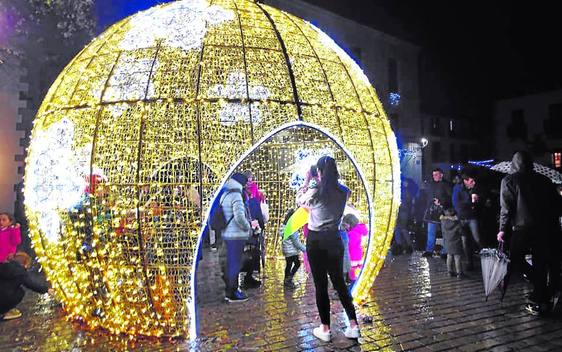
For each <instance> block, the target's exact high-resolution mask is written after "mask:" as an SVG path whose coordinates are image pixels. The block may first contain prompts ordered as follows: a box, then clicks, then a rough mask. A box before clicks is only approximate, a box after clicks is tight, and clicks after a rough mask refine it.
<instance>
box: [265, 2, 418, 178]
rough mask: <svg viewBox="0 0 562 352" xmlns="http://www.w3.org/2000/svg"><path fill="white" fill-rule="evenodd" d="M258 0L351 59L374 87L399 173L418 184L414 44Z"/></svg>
mask: <svg viewBox="0 0 562 352" xmlns="http://www.w3.org/2000/svg"><path fill="white" fill-rule="evenodd" d="M264 2H265V3H266V4H268V5H271V6H274V7H276V8H279V9H282V10H284V11H286V12H289V13H291V14H294V15H296V16H298V17H300V18H303V19H305V20H307V21H309V22H311V23H313V24H314V25H316V26H317V27H318V28H320V29H322V30H323V31H324V32H325V33H326V34H328V35H329V36H330V37H332V39H333V40H334V41H335V42H336V43H338V45H340V46H341V47H342V48H343V49H344V50H346V51H347V52H348V53H349V54H350V56H351V57H353V58H354V59H355V60H356V61H357V63H358V64H359V66H361V68H362V69H363V71H364V72H365V74H366V75H367V77H369V80H370V81H371V83H372V84H373V86H374V87H375V89H376V91H377V94H378V96H379V99H380V100H381V102H382V104H383V106H384V109H385V111H386V113H387V114H388V117H389V118H390V120H391V123H392V126H393V128H394V132H395V134H396V136H397V138H398V144H399V147H400V149H401V153H402V158H401V163H402V165H401V167H402V172H403V174H404V175H405V176H406V177H410V178H412V179H414V180H415V181H416V182H417V183H418V184H419V182H421V165H422V163H421V144H420V139H421V137H422V133H421V131H422V120H421V114H420V96H419V74H418V60H419V54H420V48H419V47H418V46H416V45H414V44H412V43H409V42H407V41H404V40H401V39H399V38H396V37H393V36H390V35H388V34H385V33H383V32H381V31H378V30H376V29H374V28H371V27H368V26H365V25H362V24H360V23H358V22H355V21H353V20H350V19H348V18H345V17H342V16H340V15H337V14H335V13H333V12H330V11H327V10H324V9H322V8H320V7H317V6H314V5H311V4H308V3H306V2H303V1H299V0H267V1H264Z"/></svg>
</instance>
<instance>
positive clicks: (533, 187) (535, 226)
mask: <svg viewBox="0 0 562 352" xmlns="http://www.w3.org/2000/svg"><path fill="white" fill-rule="evenodd" d="M511 167H512V171H514V173H513V174H511V175H507V176H505V177H504V178H503V179H502V182H501V189H500V205H501V210H500V224H499V232H498V234H497V240H498V241H500V242H504V241H507V242H508V243H509V257H510V259H511V261H510V264H509V266H508V273H507V277H506V278H504V281H505V282H507V280H508V279H509V275H511V273H512V272H513V271H518V272H520V273H523V274H527V275H528V277H529V278H530V280H531V282H532V284H533V289H534V291H533V292H532V294H531V296H530V300H531V303H530V304H528V305H527V306H526V309H527V310H528V311H529V312H530V313H531V314H544V313H547V312H548V311H549V310H550V308H551V306H550V295H549V292H548V291H547V268H548V265H549V261H550V260H552V259H553V254H552V251H551V250H550V249H549V246H552V245H553V244H557V243H559V237H560V228H559V224H558V218H559V216H560V215H561V214H562V204H561V203H562V202H561V199H560V197H559V196H558V195H557V194H556V189H555V186H554V185H553V184H552V182H551V181H550V180H549V179H548V178H547V177H545V176H542V175H540V174H538V173H536V172H535V171H534V170H533V159H532V157H531V155H530V154H529V153H528V152H525V151H519V152H516V153H515V154H514V155H513V159H512V161H511ZM509 231H511V236H510V237H511V238H509V237H507V236H506V233H508V232H509ZM529 250H530V252H531V255H532V257H533V265H532V267H529V266H528V265H527V263H526V261H525V254H526V253H527V252H528V251H529ZM556 255H557V256H558V255H559V254H556ZM558 265H560V264H559V263H558Z"/></svg>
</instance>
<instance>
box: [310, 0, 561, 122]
mask: <svg viewBox="0 0 562 352" xmlns="http://www.w3.org/2000/svg"><path fill="white" fill-rule="evenodd" d="M305 1H307V2H309V3H312V4H315V5H317V6H322V7H324V8H327V9H329V10H331V11H333V12H336V13H339V14H341V15H343V16H345V17H348V18H352V19H355V20H357V21H358V22H361V23H364V24H367V25H370V26H371V27H374V28H376V29H380V30H382V31H385V32H387V33H390V34H393V35H395V36H397V37H400V38H403V39H407V40H409V41H412V42H414V43H416V44H418V45H420V46H421V47H422V64H421V68H422V72H421V73H420V74H421V82H420V83H421V85H422V86H421V87H420V90H421V95H422V100H423V103H422V107H423V108H424V109H426V110H431V111H432V112H440V110H443V111H442V112H444V113H446V112H448V111H456V112H458V113H461V114H462V113H465V114H468V115H471V114H475V113H478V114H482V113H484V114H485V113H489V112H490V111H491V110H490V108H491V103H492V102H493V100H494V99H498V98H505V97H513V96H518V95H522V94H526V93H533V92H540V91H544V90H550V89H556V88H562V69H561V68H562V54H561V53H560V51H562V50H560V48H558V49H557V47H559V46H560V43H562V38H561V34H562V29H561V28H560V23H561V22H562V21H561V18H560V13H561V12H560V11H559V10H558V9H557V8H556V5H553V4H552V3H549V4H548V5H547V4H546V2H545V3H544V4H540V3H542V2H533V3H530V2H516V1H510V2H501V3H500V2H499V1H487V2H482V1H462V2H460V1H419V0H418V1H416V0H395V1H390V0H369V1H358V0H346V1H340V0H305ZM502 3H503V4H502ZM557 51H558V52H557ZM428 67H429V68H431V69H433V68H435V67H437V68H438V69H439V70H438V71H436V72H429V69H428ZM435 80H437V81H439V82H442V83H441V84H440V87H434V86H433V85H431V84H430V82H434V81H435ZM424 83H425V84H426V85H424ZM471 110H475V111H471Z"/></svg>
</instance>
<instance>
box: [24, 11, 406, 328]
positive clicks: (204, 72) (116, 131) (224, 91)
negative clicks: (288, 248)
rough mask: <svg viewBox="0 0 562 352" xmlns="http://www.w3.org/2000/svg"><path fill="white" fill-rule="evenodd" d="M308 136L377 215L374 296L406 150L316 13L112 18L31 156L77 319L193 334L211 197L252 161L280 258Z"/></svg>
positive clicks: (47, 231)
mask: <svg viewBox="0 0 562 352" xmlns="http://www.w3.org/2000/svg"><path fill="white" fill-rule="evenodd" d="M299 121H300V122H299ZM281 126H289V127H287V128H286V129H283V128H281ZM272 131H278V133H276V134H272ZM328 136H331V137H332V139H333V140H332V139H330V138H328ZM258 142H262V144H261V145H260V146H259V148H256V143H258ZM303 146H306V148H309V149H310V150H312V151H314V152H318V151H320V150H323V149H330V150H331V152H332V153H333V155H334V156H335V157H336V159H337V160H338V162H339V165H340V169H341V174H342V179H343V181H344V182H345V183H346V184H347V185H348V186H349V187H350V189H351V190H352V198H351V201H352V202H353V204H354V205H355V206H356V207H357V209H358V210H359V211H360V212H361V213H362V214H364V220H365V221H367V222H369V225H370V241H369V245H368V249H367V251H366V253H365V265H364V267H363V271H362V274H361V278H360V280H359V281H358V283H357V285H356V286H355V289H354V297H355V299H356V301H361V300H362V299H364V298H365V297H366V295H367V293H368V291H369V289H370V287H371V285H372V282H373V280H374V279H375V277H376V275H377V274H378V271H379V270H380V268H381V266H382V263H383V261H384V256H385V255H386V252H387V250H388V246H389V244H390V240H391V237H392V231H393V228H394V221H395V215H396V212H397V208H398V199H399V161H398V153H397V147H396V140H395V138H394V135H393V133H392V130H391V128H390V124H389V122H388V119H387V118H386V115H385V113H384V111H383V109H382V105H381V103H380V101H379V99H378V97H377V95H376V93H375V91H374V89H373V87H372V86H371V84H370V83H369V81H368V80H367V78H366V77H365V75H364V74H363V72H362V71H361V69H360V68H359V67H358V66H357V64H356V63H355V62H354V61H353V60H352V59H351V58H350V57H349V56H348V55H347V54H346V53H345V52H344V51H343V50H342V49H341V48H339V47H338V46H337V45H336V44H335V43H334V42H333V41H332V40H331V39H330V38H329V37H328V36H327V35H326V34H324V33H323V32H322V31H320V30H319V29H318V28H316V27H314V26H313V25H311V24H310V23H307V22H305V21H303V20H302V19H299V18H297V17H295V16H292V15H289V14H287V13H284V12H282V11H279V10H277V9H275V8H272V7H269V6H266V5H263V4H258V3H256V2H253V1H248V0H216V1H207V0H184V1H176V2H173V3H170V4H165V5H160V6H156V7H154V8H152V9H149V10H147V11H145V12H141V13H138V14H136V15H134V16H131V17H129V18H127V19H125V20H123V21H121V22H119V23H117V24H115V25H113V26H112V27H110V28H109V29H108V30H107V31H105V32H104V33H103V34H101V35H100V36H99V37H98V38H96V39H94V40H93V41H92V42H91V43H90V44H89V45H88V46H87V47H86V48H84V50H82V52H80V53H79V54H78V55H77V56H76V57H75V58H74V59H73V60H72V62H71V63H70V64H69V65H68V66H67V67H66V68H65V69H64V71H63V72H62V73H61V74H60V75H59V77H58V78H57V80H56V81H55V83H54V84H53V85H52V87H51V89H50V90H49V92H48V94H47V96H46V97H45V100H44V101H43V104H42V105H41V107H40V109H39V112H38V114H37V117H36V120H35V121H34V127H33V132H32V140H31V144H30V148H29V154H28V157H27V159H26V163H27V165H26V175H25V197H26V213H27V216H28V219H29V224H30V233H31V237H32V241H33V246H34V248H35V251H36V253H37V255H38V257H39V262H40V263H41V265H42V267H43V269H44V270H45V273H46V275H47V277H48V279H49V280H50V281H51V283H52V285H53V287H54V288H55V290H56V293H57V298H58V299H60V301H61V302H62V304H63V307H64V309H65V311H66V312H67V314H68V316H69V317H71V318H72V319H78V320H81V321H83V322H85V323H86V324H87V325H88V326H90V327H91V328H95V327H102V328H104V329H106V330H108V331H110V332H112V333H127V334H130V335H137V334H140V335H152V336H163V335H165V336H186V335H189V334H190V333H191V336H193V332H194V324H193V322H194V321H195V319H194V317H193V314H195V313H194V306H195V304H194V292H193V288H194V287H195V285H194V282H193V280H194V277H193V275H194V269H193V265H194V259H195V254H196V250H197V247H198V244H199V241H200V234H201V230H202V228H201V224H203V223H204V222H205V220H206V215H207V214H208V213H209V207H210V205H211V202H212V201H213V196H214V195H215V194H216V192H217V190H218V189H219V187H220V186H221V184H222V182H223V181H224V180H225V179H226V177H227V176H228V175H227V173H228V172H229V171H233V170H235V169H236V170H243V169H251V170H252V171H254V173H255V177H256V179H257V181H258V183H259V184H260V187H262V188H263V190H264V191H265V193H266V194H267V197H268V200H269V204H270V212H271V222H270V224H269V225H268V229H267V231H268V232H267V234H266V237H267V251H268V254H269V255H275V254H277V251H278V245H279V243H278V242H279V238H278V236H277V228H278V226H279V224H280V222H281V220H282V217H283V215H284V212H285V211H286V209H287V208H288V207H290V206H294V195H295V191H294V189H291V188H290V187H289V178H290V177H291V172H289V171H287V170H288V169H287V166H290V165H291V164H292V163H294V162H295V152H297V151H299V150H301V149H302V148H304V147H303ZM254 149H255V150H254ZM250 150H251V151H252V152H251V153H250V152H249V151H250ZM242 155H245V156H246V159H244V160H241V156H242Z"/></svg>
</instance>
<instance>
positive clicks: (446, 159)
mask: <svg viewBox="0 0 562 352" xmlns="http://www.w3.org/2000/svg"><path fill="white" fill-rule="evenodd" d="M422 121H423V122H422V126H423V127H422V130H423V134H424V138H426V140H427V146H426V147H425V148H423V160H424V170H423V172H424V175H427V177H429V175H431V171H432V170H433V169H435V168H441V169H442V170H443V171H444V172H445V174H446V175H447V176H450V174H451V173H457V172H458V171H460V169H462V166H463V165H465V164H466V163H468V162H469V161H471V160H481V159H486V158H489V157H490V154H489V153H488V152H487V150H486V148H485V146H483V145H482V143H481V140H482V137H483V135H482V133H481V132H482V131H480V130H479V129H478V124H477V123H476V122H475V120H474V119H470V118H467V117H454V116H442V115H436V114H427V113H423V114H422ZM449 171H451V172H449Z"/></svg>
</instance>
